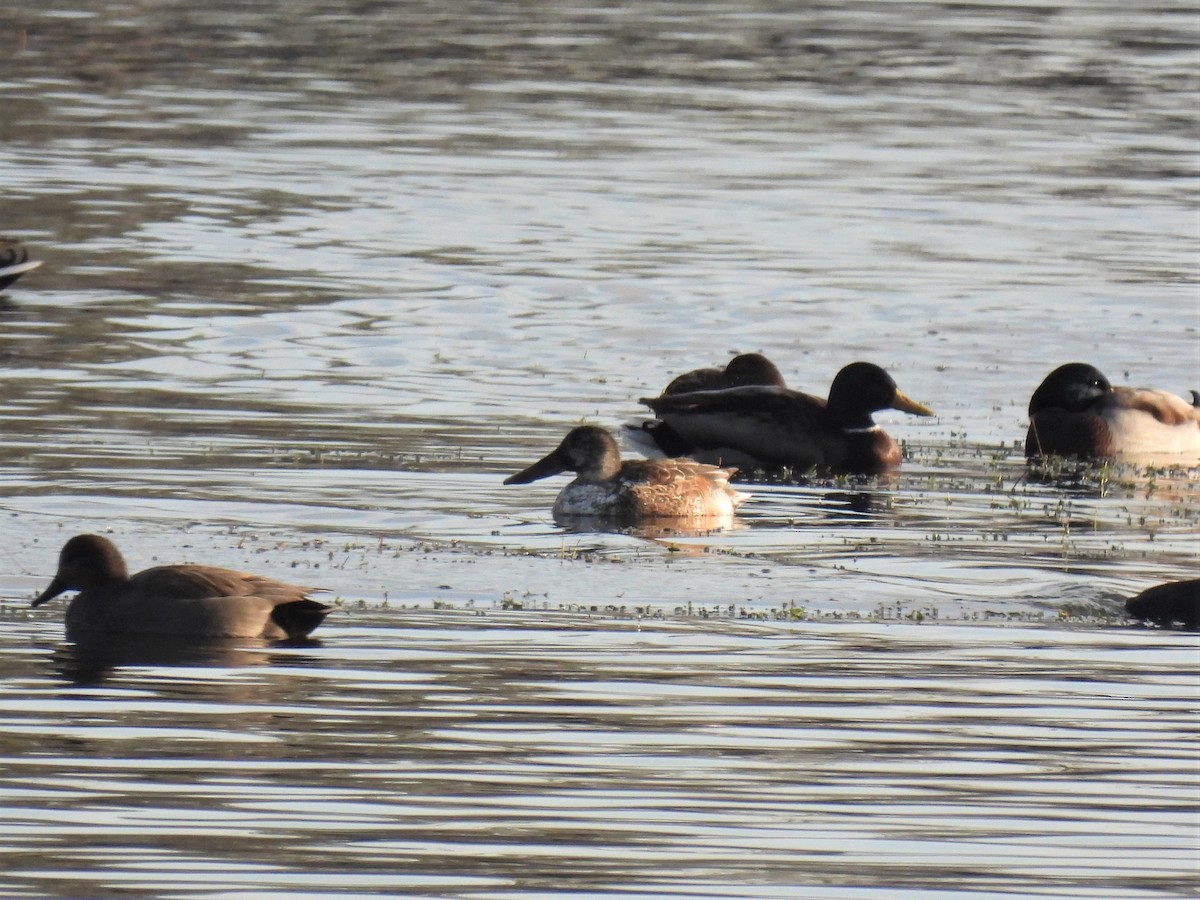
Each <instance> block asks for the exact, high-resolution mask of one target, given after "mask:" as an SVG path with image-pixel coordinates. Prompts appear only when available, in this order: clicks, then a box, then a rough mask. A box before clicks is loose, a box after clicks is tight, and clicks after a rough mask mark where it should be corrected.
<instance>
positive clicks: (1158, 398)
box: [1113, 387, 1200, 427]
mask: <svg viewBox="0 0 1200 900" xmlns="http://www.w3.org/2000/svg"><path fill="white" fill-rule="evenodd" d="M1113 395H1114V399H1115V400H1116V401H1117V402H1118V403H1119V404H1120V405H1122V406H1124V407H1126V408H1128V409H1137V410H1141V411H1142V412H1147V413H1149V414H1150V415H1152V416H1154V418H1155V419H1157V420H1158V421H1159V422H1162V423H1163V424H1164V425H1187V424H1188V423H1194V424H1195V425H1196V426H1197V427H1200V407H1197V406H1196V405H1195V404H1193V403H1188V402H1187V401H1186V400H1184V399H1183V398H1182V397H1177V396H1176V395H1175V394H1172V393H1170V392H1169V391H1158V390H1154V389H1152V388H1125V387H1122V388H1116V389H1115V390H1114V392H1113Z"/></svg>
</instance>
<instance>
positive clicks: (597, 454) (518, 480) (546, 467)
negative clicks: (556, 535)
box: [504, 425, 749, 521]
mask: <svg viewBox="0 0 1200 900" xmlns="http://www.w3.org/2000/svg"><path fill="white" fill-rule="evenodd" d="M733 471H734V470H732V469H725V468H721V467H719V466H710V465H705V464H703V463H697V462H693V461H691V460H678V459H642V460H628V461H626V462H622V461H621V454H620V451H619V450H618V449H617V442H616V440H614V439H613V436H612V435H611V434H609V433H608V432H607V431H606V430H605V429H603V428H599V427H597V426H595V425H581V426H579V427H578V428H573V429H571V431H569V432H568V433H567V436H566V437H565V438H563V440H562V443H561V444H559V445H558V447H557V448H556V449H555V450H554V451H553V452H551V453H549V454H547V455H546V456H544V457H543V458H542V459H540V460H538V461H537V462H535V463H534V464H533V465H532V466H529V467H528V468H527V469H524V470H523V471H521V472H518V473H517V474H516V475H510V476H509V477H508V478H506V479H504V483H505V484H528V483H529V482H531V481H537V480H538V479H539V478H546V477H547V476H550V475H557V474H558V473H560V472H574V473H575V474H576V477H575V480H574V481H572V482H571V483H570V484H568V485H567V486H566V487H564V488H563V489H562V490H561V491H560V492H559V494H558V498H557V499H556V500H555V501H554V515H555V516H556V517H558V516H567V517H570V516H591V517H598V518H612V519H618V520H624V521H638V520H642V519H684V518H687V519H707V518H714V519H715V518H728V517H729V516H731V515H732V514H733V511H734V510H735V509H737V507H738V506H740V505H741V504H742V503H743V502H744V501H746V500H747V499H748V498H749V495H748V494H743V493H742V492H740V491H737V490H734V489H733V488H732V487H730V485H729V478H730V476H731V475H733Z"/></svg>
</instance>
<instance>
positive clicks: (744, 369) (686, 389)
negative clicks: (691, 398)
mask: <svg viewBox="0 0 1200 900" xmlns="http://www.w3.org/2000/svg"><path fill="white" fill-rule="evenodd" d="M748 384H773V385H775V387H787V384H786V383H785V382H784V380H783V375H782V374H781V373H780V371H779V369H777V368H775V364H774V363H773V362H771V361H770V360H769V359H767V358H766V357H765V356H763V355H762V354H761V353H739V354H738V355H737V356H735V357H734V358H733V359H731V360H730V361H729V362H728V363H726V364H725V365H723V366H711V367H709V368H706V369H693V370H692V371H690V372H684V373H683V374H682V375H679V376H677V377H676V378H675V379H673V380H672V381H671V383H670V384H668V385H667V386H666V388H665V389H664V390H663V394H664V395H666V394H686V393H690V392H691V391H723V390H725V389H726V388H732V387H745V386H746V385H748Z"/></svg>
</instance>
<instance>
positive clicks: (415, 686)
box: [0, 611, 1195, 897]
mask: <svg viewBox="0 0 1200 900" xmlns="http://www.w3.org/2000/svg"><path fill="white" fill-rule="evenodd" d="M20 645H21V638H20V637H19V636H16V635H14V634H13V630H12V629H10V630H8V631H7V632H6V633H5V634H4V635H3V636H0V665H6V664H5V660H8V659H10V658H11V654H12V652H13V651H14V650H15V649H16V648H18V647H19V646H20ZM45 652H46V654H47V656H49V655H50V654H51V653H52V652H53V651H52V650H50V649H49V648H47V649H46V651H45ZM1194 653H1195V647H1194V643H1193V642H1191V641H1190V639H1188V638H1185V637H1183V636H1180V635H1171V634H1163V633H1155V632H1147V631H1142V630H1107V631H1099V630H1089V631H1067V630H1063V629H1030V628H1007V629H1006V628H995V627H991V628H969V627H959V628H948V627H944V626H940V627H922V626H916V625H907V626H895V625H893V626H881V625H865V624H842V625H824V626H817V627H814V626H812V625H804V626H801V627H794V626H792V627H788V626H781V625H779V624H775V625H772V626H769V627H768V626H764V625H756V624H753V623H745V622H743V623H738V624H733V623H729V624H725V625H721V624H718V623H714V622H711V621H710V622H706V623H704V624H703V625H701V626H696V625H687V624H684V623H680V622H678V621H662V620H659V621H650V620H645V619H643V620H641V621H640V622H634V621H619V620H613V619H610V618H604V617H598V616H594V615H593V616H590V617H580V616H563V615H553V616H547V615H545V614H534V613H529V612H523V613H522V612H512V613H499V612H495V613H492V614H491V615H488V616H485V617H479V616H471V615H464V614H462V613H457V612H452V611H447V612H443V613H421V614H415V615H414V614H403V613H402V614H388V613H375V614H373V615H371V616H366V617H364V618H363V619H362V620H361V621H360V622H358V623H357V624H356V625H354V626H353V627H348V628H346V627H338V626H335V627H333V628H331V630H330V634H329V635H328V636H327V637H326V642H325V643H324V644H323V645H322V646H320V647H314V648H308V649H305V650H301V651H283V652H282V653H281V654H280V655H279V656H277V657H276V658H275V660H274V663H273V664H272V665H269V666H264V665H257V664H255V665H250V666H237V667H233V668H228V669H222V668H212V667H208V666H200V667H174V666H167V667H156V666H150V667H142V668H132V669H129V670H127V671H126V673H125V675H124V677H123V678H122V679H120V680H119V681H113V682H109V683H106V684H103V685H95V686H91V687H84V688H80V687H66V688H64V687H63V685H62V684H61V682H60V681H59V679H58V677H57V675H52V676H50V675H39V674H37V673H36V672H32V673H31V672H30V671H29V670H28V669H25V670H24V671H21V670H20V669H16V670H14V669H13V668H11V667H8V666H6V671H5V675H4V679H3V680H2V681H0V706H2V707H3V713H4V715H5V717H6V719H7V721H8V722H9V723H10V724H9V727H8V728H7V729H6V732H5V735H4V737H3V738H2V739H0V760H2V761H3V764H4V765H3V775H2V776H0V792H2V793H3V794H4V796H5V797H6V799H7V801H8V802H7V803H6V815H7V821H8V827H7V828H6V830H5V834H6V840H7V841H8V842H9V846H8V847H7V848H6V857H7V858H8V859H10V861H11V862H10V864H9V865H8V866H6V869H5V871H4V873H3V874H0V885H2V886H3V887H4V888H5V890H7V891H10V892H15V891H16V890H17V888H24V889H30V888H32V887H35V886H37V887H39V889H41V890H54V889H57V890H61V891H66V888H65V887H62V885H71V886H72V887H71V890H72V891H73V892H74V893H77V894H78V893H87V894H103V893H106V892H111V891H113V890H116V889H126V888H127V889H134V888H138V889H146V890H154V889H155V888H154V887H153V885H156V884H157V883H158V881H157V879H158V878H159V877H160V876H159V875H157V874H152V875H148V873H154V872H156V871H157V869H158V868H159V867H160V866H161V867H162V871H163V873H165V872H166V869H167V868H168V862H169V863H170V865H171V866H175V867H178V868H177V870H173V871H172V873H171V877H172V879H173V881H172V887H171V891H173V892H174V893H176V894H178V895H179V896H183V897H192V896H197V897H199V896H204V895H206V894H207V893H211V891H212V890H213V889H214V888H218V887H219V888H222V889H226V890H235V889H240V890H245V889H246V888H247V886H248V885H249V886H252V887H253V888H254V890H255V891H256V892H260V893H264V894H266V895H275V894H278V895H280V896H283V895H286V894H288V893H289V892H291V891H294V890H296V889H297V885H299V884H301V883H304V884H308V885H318V886H319V885H323V884H329V885H333V884H334V881H335V880H336V878H337V877H338V876H349V877H350V878H351V879H352V880H353V879H354V878H355V877H357V875H359V874H363V875H364V876H367V877H368V879H369V883H370V884H372V885H377V886H385V887H386V888H387V889H389V890H393V891H397V892H400V893H406V892H409V891H413V890H424V891H430V890H433V891H434V892H435V893H436V892H437V891H440V890H444V891H445V892H446V893H448V894H453V893H455V892H456V891H458V890H459V886H460V885H461V884H467V883H469V884H475V883H487V884H490V885H492V886H493V887H494V889H495V890H498V891H509V892H522V893H528V892H530V891H532V892H535V893H536V892H552V891H561V890H562V889H563V887H564V886H568V885H569V886H571V887H572V888H573V889H576V890H580V891H585V892H594V891H605V890H607V891H613V890H616V891H618V892H626V893H639V892H642V893H644V892H651V893H653V892H661V891H662V890H669V891H674V892H678V891H685V892H686V891H688V890H689V889H691V888H694V887H695V885H697V884H707V885H713V886H714V888H713V889H714V890H716V889H718V888H719V889H720V891H721V892H725V891H728V890H733V889H734V888H733V886H735V885H745V884H747V883H753V884H755V885H757V886H759V887H761V889H762V890H763V891H765V892H768V893H779V894H781V895H782V894H787V895H788V896H805V895H814V896H817V895H819V896H829V895H830V894H831V893H832V894H833V895H838V893H839V892H846V891H857V890H859V889H860V888H861V886H862V885H863V884H864V882H865V883H867V884H868V885H872V884H873V885H878V886H879V889H880V890H883V889H884V886H887V889H888V890H894V889H895V885H896V884H897V883H903V884H907V885H911V886H912V887H913V889H914V890H920V891H934V890H975V891H988V890H991V891H996V890H1002V891H1008V892H1010V893H1012V892H1017V893H1020V892H1022V891H1025V890H1030V889H1034V888H1038V887H1039V886H1041V885H1044V884H1046V883H1050V882H1053V883H1054V884H1055V885H1056V887H1057V888H1058V889H1060V890H1061V889H1065V888H1069V889H1070V890H1071V891H1072V892H1077V893H1088V894H1089V895H1096V896H1114V897H1115V896H1128V893H1129V891H1131V890H1133V891H1150V890H1159V891H1165V892H1167V893H1171V894H1174V895H1179V894H1180V893H1181V892H1182V893H1186V890H1187V886H1188V885H1189V884H1190V881H1191V878H1192V874H1193V873H1192V871H1191V869H1192V866H1191V852H1190V849H1191V843H1192V837H1193V835H1192V826H1191V821H1190V815H1189V813H1188V810H1189V809H1190V807H1189V805H1188V804H1189V801H1188V793H1189V791H1190V787H1189V784H1190V779H1189V776H1188V771H1189V770H1190V767H1191V764H1192V758H1191V754H1190V752H1188V743H1189V742H1188V735H1189V734H1190V728H1191V718H1192V712H1193V707H1194V702H1195V685H1194V678H1192V677H1191V676H1190V675H1187V674H1183V672H1184V669H1186V662H1187V660H1189V659H1192V658H1193V657H1194ZM35 742H36V743H35ZM35 747H36V750H35V749H34V748H35ZM1130 759H1137V760H1138V765H1137V766H1136V767H1135V768H1134V769H1131V768H1130V767H1129V765H1128V761H1129V760H1130ZM1121 773H1125V774H1124V775H1122V774H1121ZM1131 822H1137V823H1139V825H1138V827H1137V828H1135V829H1133V830H1132V831H1131V830H1130V823H1131ZM1147 823H1151V824H1149V826H1148V825H1147ZM1146 827H1151V828H1153V830H1154V833H1155V834H1156V836H1157V837H1156V840H1155V846H1154V847H1153V848H1148V847H1147V846H1146V844H1145V841H1144V837H1143V836H1144V834H1145V833H1146ZM1135 832H1136V836H1131V835H1134V834H1135ZM330 835H334V836H336V837H337V840H336V842H335V844H336V850H335V851H333V855H332V856H331V855H330V850H329V849H328V848H327V847H326V848H323V849H322V851H321V852H320V853H313V852H310V851H309V850H308V849H306V848H308V847H309V846H310V845H311V844H313V843H314V842H316V843H319V842H321V841H328V840H329V839H330ZM1030 846H1037V847H1040V848H1042V851H1039V853H1038V854H1036V855H1035V856H1033V857H1031V856H1030V854H1029V850H1028V848H1029V847H1030ZM199 847H202V848H203V850H202V851H200V850H198V849H197V848H199ZM998 847H999V848H1002V850H1001V852H997V848H998ZM564 848H569V849H564ZM751 850H753V852H750V851H751ZM1063 854H1069V856H1070V858H1071V859H1072V860H1073V861H1074V862H1075V863H1077V864H1073V865H1071V866H1063V865H1062V863H1061V860H1062V858H1063ZM1147 854H1149V855H1150V856H1152V857H1153V859H1154V861H1155V865H1154V866H1153V867H1152V869H1147V868H1146V866H1145V862H1146V857H1147ZM48 859H52V860H53V861H54V862H53V864H48V863H47V862H46V860H48ZM970 860H975V861H976V862H978V861H979V860H984V861H986V863H987V864H986V865H967V863H968V862H969V861H970ZM413 874H416V875H417V876H418V877H417V878H416V880H415V881H410V878H409V876H410V875H413ZM161 877H165V874H164V875H163V876H161ZM370 879H374V880H370ZM364 883H366V882H364ZM430 885H432V886H434V887H430ZM55 886H58V887H55ZM344 888H345V882H343V883H341V887H340V889H342V890H344ZM435 889H436V890H435ZM67 892H68V893H69V891H67Z"/></svg>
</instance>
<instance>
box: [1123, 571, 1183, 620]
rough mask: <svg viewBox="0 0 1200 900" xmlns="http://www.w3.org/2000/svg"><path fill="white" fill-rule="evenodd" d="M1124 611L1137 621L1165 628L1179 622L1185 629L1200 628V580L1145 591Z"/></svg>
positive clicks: (1129, 601)
mask: <svg viewBox="0 0 1200 900" xmlns="http://www.w3.org/2000/svg"><path fill="white" fill-rule="evenodd" d="M1125 610H1126V612H1128V613H1129V615H1131V616H1133V618H1135V619H1141V620H1142V621H1143V622H1154V623H1156V624H1158V625H1161V626H1162V627H1163V628H1170V627H1171V626H1172V625H1174V624H1175V623H1177V622H1178V623H1179V624H1180V625H1182V626H1183V627H1184V628H1189V629H1193V630H1195V629H1197V628H1200V578H1197V579H1193V580H1191V581H1171V582H1168V583H1167V584H1160V585H1158V586H1156V587H1152V588H1150V589H1149V590H1145V591H1142V592H1141V593H1140V594H1138V595H1137V596H1136V597H1130V598H1129V599H1128V600H1126V601H1125Z"/></svg>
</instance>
